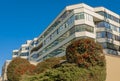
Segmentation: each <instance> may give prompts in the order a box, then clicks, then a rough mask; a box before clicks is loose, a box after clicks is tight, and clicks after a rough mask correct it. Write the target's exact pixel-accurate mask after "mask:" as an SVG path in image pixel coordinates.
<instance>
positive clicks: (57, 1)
mask: <svg viewBox="0 0 120 81" xmlns="http://www.w3.org/2000/svg"><path fill="white" fill-rule="evenodd" d="M81 2H83V3H86V4H88V5H91V6H93V7H95V6H104V7H106V8H108V9H110V10H112V11H114V12H116V13H118V14H120V1H119V0H0V74H1V69H2V66H3V63H4V62H5V60H7V59H11V57H12V50H13V49H17V48H19V47H20V46H21V44H23V43H25V41H26V40H28V39H33V38H34V37H37V36H39V34H40V33H41V32H42V31H43V30H44V29H45V28H46V27H47V26H48V25H49V24H50V23H51V22H52V21H53V19H54V18H55V17H56V16H57V15H58V14H59V13H60V12H61V11H62V9H64V7H65V6H67V5H71V4H77V3H81Z"/></svg>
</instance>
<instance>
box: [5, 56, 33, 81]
mask: <svg viewBox="0 0 120 81" xmlns="http://www.w3.org/2000/svg"><path fill="white" fill-rule="evenodd" d="M34 68H35V66H34V65H32V64H30V63H29V61H28V60H26V59H22V58H15V59H13V60H12V61H11V62H10V64H9V65H8V68H7V77H8V80H9V81H19V79H20V77H21V75H23V74H25V73H28V74H31V73H32V72H33V70H34Z"/></svg>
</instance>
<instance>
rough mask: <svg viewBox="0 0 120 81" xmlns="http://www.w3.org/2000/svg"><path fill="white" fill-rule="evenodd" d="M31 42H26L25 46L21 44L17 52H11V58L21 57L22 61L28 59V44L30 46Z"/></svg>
mask: <svg viewBox="0 0 120 81" xmlns="http://www.w3.org/2000/svg"><path fill="white" fill-rule="evenodd" d="M31 42H32V41H31V40H27V41H26V43H25V44H22V45H21V47H20V49H18V50H13V52H12V53H13V55H12V57H13V58H15V57H21V58H24V59H28V56H29V49H30V44H31Z"/></svg>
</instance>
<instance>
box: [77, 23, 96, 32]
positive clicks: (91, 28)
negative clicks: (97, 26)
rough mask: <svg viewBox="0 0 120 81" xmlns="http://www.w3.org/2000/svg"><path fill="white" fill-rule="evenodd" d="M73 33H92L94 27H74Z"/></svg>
mask: <svg viewBox="0 0 120 81" xmlns="http://www.w3.org/2000/svg"><path fill="white" fill-rule="evenodd" d="M75 31H76V32H81V31H88V32H94V27H91V26H88V25H77V26H75Z"/></svg>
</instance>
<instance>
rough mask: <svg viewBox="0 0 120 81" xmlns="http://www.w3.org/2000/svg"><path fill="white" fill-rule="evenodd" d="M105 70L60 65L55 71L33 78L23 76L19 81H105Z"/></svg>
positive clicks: (99, 67) (51, 70)
mask: <svg viewBox="0 0 120 81" xmlns="http://www.w3.org/2000/svg"><path fill="white" fill-rule="evenodd" d="M105 76H106V73H105V68H104V67H101V66H94V67H92V68H90V67H89V68H88V69H86V68H79V67H78V66H77V65H76V64H69V63H67V64H62V65H61V66H60V67H58V68H56V69H50V70H48V71H47V72H44V73H41V74H38V75H35V76H26V75H25V76H23V79H22V80H21V81H105Z"/></svg>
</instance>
